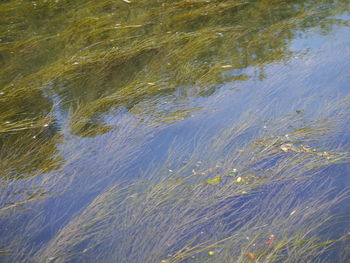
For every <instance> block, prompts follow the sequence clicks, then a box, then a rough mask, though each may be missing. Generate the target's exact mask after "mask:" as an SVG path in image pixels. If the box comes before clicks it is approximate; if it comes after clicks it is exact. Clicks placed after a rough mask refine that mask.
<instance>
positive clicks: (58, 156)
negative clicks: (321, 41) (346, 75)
mask: <svg viewBox="0 0 350 263" xmlns="http://www.w3.org/2000/svg"><path fill="white" fill-rule="evenodd" d="M348 10H349V2H348V1H340V0H338V1H321V2H315V1H293V3H292V2H286V1H271V0H263V1H253V0H250V1H204V0H203V1H201V0H196V1H195V0H178V1H171V2H169V1H149V0H141V1H135V2H134V1H130V3H129V2H128V1H114V0H113V1H112V0H108V1H107V0H103V1H83V0H81V1H80V0H79V1H74V2H72V1H66V0H63V1H41V0H39V1H35V2H33V1H30V2H28V1H20V0H15V1H3V2H2V3H0V39H1V42H0V65H1V66H0V76H1V77H0V103H1V104H0V160H1V162H0V171H1V175H0V188H1V189H0V190H1V191H0V201H1V202H0V204H1V206H0V219H1V221H0V227H1V230H2V231H1V232H4V234H1V235H2V240H1V242H0V247H3V248H4V249H0V255H1V257H2V258H1V260H2V259H3V260H4V261H12V262H13V261H16V262H21V261H22V262H34V261H35V262H74V261H84V262H96V260H99V261H103V262H152V263H153V262H163V263H164V262H249V261H250V260H251V259H249V257H248V256H247V255H248V253H251V254H252V255H253V256H254V259H253V261H254V262H281V261H283V262H298V261H299V262H329V259H330V258H332V257H333V258H336V259H337V260H338V261H339V262H341V261H342V260H346V259H347V258H349V257H350V255H349V254H348V253H349V252H348V250H346V249H342V247H341V246H344V247H346V246H349V240H348V239H349V233H348V231H346V229H349V216H348V214H347V212H348V211H349V207H348V205H347V204H349V201H350V200H349V191H350V189H349V186H348V183H345V184H342V182H339V181H338V180H341V179H339V178H340V177H341V176H337V175H339V173H341V171H340V172H339V170H338V168H339V167H340V168H341V169H343V170H344V169H347V168H346V167H348V165H349V160H350V156H349V154H350V153H349V150H348V142H347V141H346V140H347V137H346V136H347V134H346V135H345V136H344V137H341V136H339V138H338V140H336V141H334V140H331V139H330V138H331V137H332V135H339V134H344V133H346V131H347V128H348V127H347V125H348V122H347V123H346V122H345V121H346V120H348V116H349V111H348V105H349V98H348V97H346V98H345V99H344V102H343V104H339V105H333V106H334V108H326V109H322V110H323V111H322V112H321V113H320V116H322V117H326V118H327V120H326V121H325V120H324V119H318V120H309V119H307V118H304V117H303V116H300V115H302V114H299V113H298V114H296V115H293V116H290V115H289V116H283V117H279V118H273V119H270V120H268V121H266V122H265V123H264V126H266V127H263V126H262V122H261V116H262V115H263V113H264V111H266V112H267V111H269V110H270V109H268V108H269V105H267V106H266V104H268V103H266V102H265V106H266V108H264V107H253V110H255V112H249V113H242V115H241V116H239V117H238V119H237V121H234V122H233V121H229V120H227V123H225V124H224V125H221V126H220V129H218V128H217V127H214V128H215V129H214V128H212V127H209V128H208V127H207V126H204V127H202V126H201V125H198V126H196V132H193V131H192V130H189V133H190V134H193V137H192V138H191V139H189V140H187V139H186V138H185V139H183V138H181V136H180V135H179V136H171V139H170V140H172V141H173V144H172V147H170V148H167V146H168V144H169V142H167V143H165V144H166V145H167V146H166V147H165V146H164V147H165V148H166V150H162V149H161V147H163V145H157V146H154V145H152V143H155V144H158V143H159V141H157V140H156V138H155V137H157V136H162V133H163V132H164V133H166V131H167V129H168V128H169V127H170V128H171V127H172V126H171V125H172V124H174V123H177V122H179V121H180V120H184V119H186V120H188V119H190V117H192V116H193V115H194V114H197V113H198V114H199V116H200V114H202V116H204V117H206V116H207V115H208V114H207V112H206V111H207V110H208V108H210V107H207V108H206V107H205V106H203V105H200V104H195V103H193V104H192V103H190V102H189V101H193V100H195V99H196V98H202V99H203V98H206V97H210V96H212V95H215V92H216V91H217V90H218V89H219V88H221V87H223V85H224V84H227V83H243V82H245V81H246V80H249V79H256V80H263V79H264V78H266V73H265V72H264V69H265V67H266V66H267V65H269V64H271V63H281V64H282V63H286V62H287V61H288V60H289V58H290V56H291V55H293V54H292V51H291V50H290V45H291V42H292V40H293V39H294V38H295V37H296V36H297V35H298V34H301V33H300V32H304V33H305V32H308V31H315V30H319V31H320V32H321V33H323V34H326V33H328V32H331V30H332V27H333V26H337V25H340V24H342V25H346V24H347V23H346V22H347V21H344V20H341V19H335V18H334V17H335V16H337V15H338V16H340V15H342V14H344V13H346V12H347V11H348ZM251 69H253V70H251ZM305 74H306V73H305ZM276 78H277V79H278V78H279V76H276ZM232 85H233V84H232ZM269 92H270V93H269ZM273 92H275V91H271V90H268V93H269V94H263V95H265V98H266V99H268V98H269V96H267V95H271V93H273ZM260 95H261V94H260ZM254 96H255V97H256V98H257V97H259V94H257V95H254ZM219 99H220V98H219ZM219 99H218V100H219ZM312 100H317V99H316V98H314V97H313V98H312ZM256 101H258V99H256ZM219 103H220V102H219ZM209 106H210V105H209ZM266 115H268V114H266ZM200 117H201V116H200ZM200 117H199V118H200ZM204 117H203V118H204ZM117 118H119V119H117ZM115 119H117V120H115ZM212 119H213V118H211V119H210V120H212ZM193 123H194V124H198V123H197V122H195V120H194V122H193ZM181 127H183V128H184V129H186V128H188V127H187V126H186V124H184V126H181ZM103 136H105V137H103ZM100 138H103V139H102V140H99V139H100ZM174 138H175V139H174ZM166 140H168V138H166ZM182 140H183V141H182ZM163 143H164V142H163ZM85 145H88V146H86V147H85ZM150 146H151V147H154V148H156V147H158V148H159V152H161V153H160V154H159V156H156V157H155V156H152V155H151V153H152V152H151V150H149V149H148V148H149V147H150ZM158 148H156V149H158ZM101 149H102V150H101ZM148 153H150V156H148ZM62 156H63V157H62ZM90 162H92V164H91V163H90ZM139 162H142V165H140V164H139ZM141 168H145V169H144V171H143V172H140V169H141ZM340 168H339V169H340ZM344 180H345V182H346V179H344ZM339 185H340V186H339ZM334 229H340V230H339V231H334V232H333V230H334ZM272 234H273V235H274V236H275V240H274V241H273V242H272V243H271V244H269V245H268V246H265V245H264V244H265V243H266V242H267V241H268V238H269V236H270V235H272ZM339 246H340V248H339ZM5 247H6V248H5ZM332 250H334V251H337V252H339V251H342V253H343V254H341V253H334V254H332V253H333V252H332ZM250 257H252V256H250Z"/></svg>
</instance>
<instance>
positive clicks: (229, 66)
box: [221, 65, 232, 68]
mask: <svg viewBox="0 0 350 263" xmlns="http://www.w3.org/2000/svg"><path fill="white" fill-rule="evenodd" d="M221 67H222V68H232V65H223V66H221Z"/></svg>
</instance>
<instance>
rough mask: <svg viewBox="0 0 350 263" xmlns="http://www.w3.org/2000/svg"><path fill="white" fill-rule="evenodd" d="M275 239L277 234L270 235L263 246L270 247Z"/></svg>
mask: <svg viewBox="0 0 350 263" xmlns="http://www.w3.org/2000/svg"><path fill="white" fill-rule="evenodd" d="M273 241H275V235H272V234H271V235H270V236H269V239H268V240H267V241H266V242H265V243H264V244H263V246H265V247H269V246H271V244H272V243H273Z"/></svg>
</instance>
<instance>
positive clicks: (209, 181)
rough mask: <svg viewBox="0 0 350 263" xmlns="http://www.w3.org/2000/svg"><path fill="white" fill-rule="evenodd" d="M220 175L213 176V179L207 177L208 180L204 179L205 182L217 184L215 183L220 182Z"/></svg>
mask: <svg viewBox="0 0 350 263" xmlns="http://www.w3.org/2000/svg"><path fill="white" fill-rule="evenodd" d="M221 179H222V178H221V177H220V176H218V177H215V178H213V179H209V180H206V181H205V182H206V183H207V184H211V185H217V184H219V183H220V182H221Z"/></svg>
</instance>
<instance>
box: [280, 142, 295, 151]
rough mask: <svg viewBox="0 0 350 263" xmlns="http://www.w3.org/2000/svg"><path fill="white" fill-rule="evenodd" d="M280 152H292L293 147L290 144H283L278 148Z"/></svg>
mask: <svg viewBox="0 0 350 263" xmlns="http://www.w3.org/2000/svg"><path fill="white" fill-rule="evenodd" d="M280 148H281V150H282V151H284V152H288V151H293V150H295V147H294V146H293V144H291V143H285V144H282V145H281V146H280Z"/></svg>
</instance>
